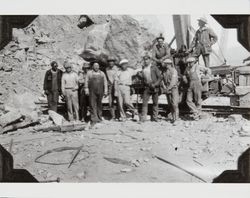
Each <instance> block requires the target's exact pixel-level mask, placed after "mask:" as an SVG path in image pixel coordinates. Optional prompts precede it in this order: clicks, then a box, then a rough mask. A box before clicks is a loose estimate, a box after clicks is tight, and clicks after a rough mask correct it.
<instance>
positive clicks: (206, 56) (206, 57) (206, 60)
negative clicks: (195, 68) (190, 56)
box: [194, 45, 210, 67]
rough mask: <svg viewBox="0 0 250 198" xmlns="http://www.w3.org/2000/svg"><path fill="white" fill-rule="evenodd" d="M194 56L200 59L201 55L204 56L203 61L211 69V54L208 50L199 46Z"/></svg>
mask: <svg viewBox="0 0 250 198" xmlns="http://www.w3.org/2000/svg"><path fill="white" fill-rule="evenodd" d="M194 55H195V56H196V57H197V58H199V56H200V55H202V58H203V61H204V64H205V66H206V67H209V66H210V58H209V56H210V53H209V52H208V49H206V48H205V47H203V46H201V45H198V46H197V47H196V50H195V53H194Z"/></svg>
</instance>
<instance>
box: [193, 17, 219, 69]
mask: <svg viewBox="0 0 250 198" xmlns="http://www.w3.org/2000/svg"><path fill="white" fill-rule="evenodd" d="M206 24H207V19H205V18H203V17H201V18H199V19H198V25H199V29H198V30H197V31H196V33H195V36H194V38H193V41H192V43H191V47H190V49H189V52H192V51H193V49H194V48H195V51H194V56H196V57H197V58H199V56H200V55H202V57H203V60H204V63H205V66H206V67H209V66H210V60H209V56H210V53H211V52H212V45H213V44H215V43H216V42H217V40H218V37H217V35H216V34H215V33H214V31H213V30H212V29H211V28H208V27H206Z"/></svg>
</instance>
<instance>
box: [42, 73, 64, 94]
mask: <svg viewBox="0 0 250 198" xmlns="http://www.w3.org/2000/svg"><path fill="white" fill-rule="evenodd" d="M57 71H58V73H57V83H58V91H59V92H61V81H62V74H63V72H62V70H60V69H57ZM43 89H44V90H48V91H51V89H52V72H51V69H50V70H48V71H46V73H45V77H44V83H43Z"/></svg>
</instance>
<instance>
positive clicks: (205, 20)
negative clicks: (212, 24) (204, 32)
mask: <svg viewBox="0 0 250 198" xmlns="http://www.w3.org/2000/svg"><path fill="white" fill-rule="evenodd" d="M197 20H198V21H202V22H204V23H207V19H206V18H204V17H200V18H199V19H197Z"/></svg>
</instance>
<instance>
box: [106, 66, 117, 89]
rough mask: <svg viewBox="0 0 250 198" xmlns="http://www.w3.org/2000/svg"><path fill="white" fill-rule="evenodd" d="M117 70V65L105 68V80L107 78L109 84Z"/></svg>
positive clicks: (113, 79)
mask: <svg viewBox="0 0 250 198" xmlns="http://www.w3.org/2000/svg"><path fill="white" fill-rule="evenodd" d="M117 71H118V67H117V66H115V65H114V66H113V67H112V68H110V67H107V68H106V73H107V80H108V82H109V84H111V85H113V84H114V81H115V76H116V74H117Z"/></svg>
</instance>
